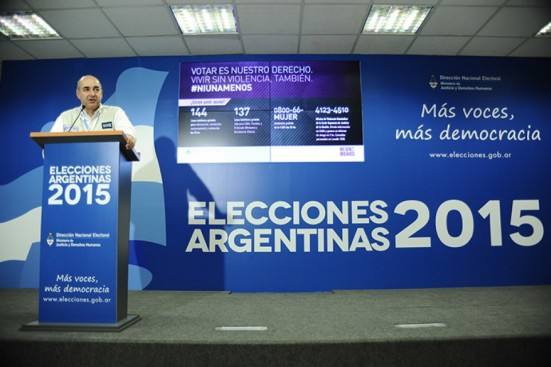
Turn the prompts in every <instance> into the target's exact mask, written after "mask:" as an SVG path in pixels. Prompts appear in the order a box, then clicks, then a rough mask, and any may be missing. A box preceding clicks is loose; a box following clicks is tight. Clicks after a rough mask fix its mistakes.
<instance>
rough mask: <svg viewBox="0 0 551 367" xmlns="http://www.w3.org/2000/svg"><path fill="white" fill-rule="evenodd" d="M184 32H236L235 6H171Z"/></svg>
mask: <svg viewBox="0 0 551 367" xmlns="http://www.w3.org/2000/svg"><path fill="white" fill-rule="evenodd" d="M170 8H171V9H172V12H173V13H174V17H175V18H176V21H177V22H178V26H180V29H181V30H182V33H183V34H186V35H188V34H235V33H237V21H236V19H235V15H234V11H233V6H232V5H230V4H227V5H174V6H171V7H170Z"/></svg>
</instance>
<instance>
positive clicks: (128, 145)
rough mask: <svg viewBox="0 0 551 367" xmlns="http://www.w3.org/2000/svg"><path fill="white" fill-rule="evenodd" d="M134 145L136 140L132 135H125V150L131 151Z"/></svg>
mask: <svg viewBox="0 0 551 367" xmlns="http://www.w3.org/2000/svg"><path fill="white" fill-rule="evenodd" d="M134 145H136V138H134V137H133V136H132V135H126V150H132V149H133V148H134Z"/></svg>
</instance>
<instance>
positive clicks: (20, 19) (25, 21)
mask: <svg viewBox="0 0 551 367" xmlns="http://www.w3.org/2000/svg"><path fill="white" fill-rule="evenodd" d="M0 32H2V34H3V35H5V36H6V37H8V38H10V39H13V40H33V39H59V38H61V37H60V36H59V34H58V33H57V32H56V31H55V30H54V29H53V28H52V27H51V26H50V25H49V24H48V23H46V21H45V20H44V19H42V18H41V17H40V16H39V15H36V14H35V13H16V14H13V13H12V14H1V15H0Z"/></svg>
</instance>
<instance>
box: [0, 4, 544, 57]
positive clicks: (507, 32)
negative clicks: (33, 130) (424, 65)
mask: <svg viewBox="0 0 551 367" xmlns="http://www.w3.org/2000/svg"><path fill="white" fill-rule="evenodd" d="M183 3H195V4H201V3H222V4H227V3H232V4H234V6H235V9H236V12H237V17H238V22H239V23H238V28H239V34H238V35H230V36H208V35H199V36H182V35H181V33H180V31H179V29H178V26H177V23H176V20H175V19H174V18H173V16H172V13H171V11H170V8H169V5H172V4H183ZM378 3H382V4H421V5H433V6H434V8H433V10H432V11H431V13H430V15H429V18H428V20H427V21H426V22H425V24H424V25H423V26H422V28H421V29H420V30H419V32H418V33H417V35H415V36H394V35H362V34H361V30H362V27H363V24H364V22H365V20H366V18H367V14H368V11H369V8H370V6H371V5H372V4H378ZM12 10H32V11H35V12H36V13H38V14H40V15H41V16H42V17H43V18H44V19H46V21H47V22H49V23H50V25H52V26H53V27H54V28H55V29H56V30H57V31H58V33H59V34H60V35H61V36H62V37H63V39H61V40H41V41H37V40H29V41H10V40H8V39H7V38H5V37H4V38H0V60H26V59H56V58H83V57H84V58H94V57H126V56H160V55H165V56H166V55H217V54H297V53H298V54H318V53H322V54H394V55H402V54H413V55H476V56H512V57H517V56H520V57H551V37H544V38H535V37H534V34H535V33H536V32H537V31H538V30H539V29H541V28H542V27H543V26H544V25H545V24H547V23H548V22H550V21H551V0H343V1H338V0H233V1H231V0H226V1H224V0H218V1H208V0H206V1H205V0H204V1H193V0H192V1H182V0H0V11H2V12H4V11H12Z"/></svg>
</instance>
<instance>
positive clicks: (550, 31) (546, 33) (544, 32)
mask: <svg viewBox="0 0 551 367" xmlns="http://www.w3.org/2000/svg"><path fill="white" fill-rule="evenodd" d="M536 37H551V22H549V23H547V25H546V26H545V27H543V28H542V29H540V30H539V32H538V33H536Z"/></svg>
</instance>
